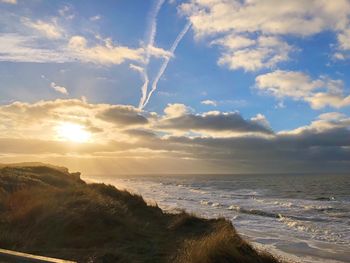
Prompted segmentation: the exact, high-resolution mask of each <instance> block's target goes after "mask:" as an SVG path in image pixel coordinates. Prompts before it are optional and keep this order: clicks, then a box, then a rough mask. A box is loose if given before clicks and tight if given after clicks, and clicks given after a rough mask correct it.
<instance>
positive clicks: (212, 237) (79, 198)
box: [0, 164, 278, 263]
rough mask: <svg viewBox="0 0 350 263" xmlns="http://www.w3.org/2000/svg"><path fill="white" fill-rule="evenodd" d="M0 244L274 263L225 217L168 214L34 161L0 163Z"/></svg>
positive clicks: (107, 258) (92, 257)
mask: <svg viewBox="0 0 350 263" xmlns="http://www.w3.org/2000/svg"><path fill="white" fill-rule="evenodd" d="M0 247H2V248H7V249H13V250H19V251H23V252H29V253H34V254H39V255H46V256H53V257H58V258H66V259H71V260H77V261H78V262H189V263H190V262H191V263H196V262H201V263H214V262H215V263H216V262H223V263H225V262H242V263H243V262H247V263H253V262H259V263H273V262H278V260H276V259H274V258H273V257H272V256H270V255H266V254H263V253H259V252H257V251H256V250H254V249H253V248H252V247H251V246H250V245H249V244H248V243H247V242H246V241H244V240H243V239H242V238H241V237H240V236H239V235H238V234H237V233H236V231H235V229H234V228H233V226H232V225H231V223H230V222H228V221H226V220H224V219H211V220H208V219H202V218H198V217H196V216H194V215H190V214H187V213H186V212H182V213H179V214H167V213H164V212H163V211H162V210H161V209H160V208H159V207H157V206H154V205H153V206H151V205H148V204H147V203H146V202H145V201H144V200H143V198H142V197H141V196H139V195H134V194H131V193H129V192H127V191H121V190H118V189H117V188H115V187H114V186H111V185H105V184H86V183H85V182H84V181H82V180H81V179H80V177H79V173H69V172H68V170H67V169H65V168H58V167H54V166H47V165H40V164H21V165H17V166H16V165H13V166H4V165H3V166H0Z"/></svg>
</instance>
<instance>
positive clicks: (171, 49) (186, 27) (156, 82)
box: [139, 22, 192, 109]
mask: <svg viewBox="0 0 350 263" xmlns="http://www.w3.org/2000/svg"><path fill="white" fill-rule="evenodd" d="M191 25H192V24H191V22H188V23H187V24H186V25H185V27H184V28H183V29H182V31H181V32H180V33H179V35H178V36H177V37H176V39H175V41H174V43H173V45H172V46H171V48H170V50H169V51H170V53H171V54H172V55H174V53H175V50H176V48H177V46H178V45H179V43H180V41H181V40H182V38H183V37H184V36H185V34H186V33H187V31H188V30H189V29H190V28H191ZM170 59H171V56H168V57H165V59H164V62H163V64H162V66H161V67H160V69H159V71H158V74H157V76H156V78H155V79H154V81H153V83H152V89H151V91H150V92H149V94H148V96H147V99H146V101H145V102H144V103H143V104H141V103H140V106H139V108H141V109H142V108H144V107H145V106H146V105H147V103H148V101H149V100H150V98H151V96H152V94H153V92H154V91H155V90H156V89H157V85H158V81H159V80H160V78H161V77H162V75H163V74H164V72H165V70H166V68H167V66H168V64H169V61H170Z"/></svg>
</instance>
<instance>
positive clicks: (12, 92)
mask: <svg viewBox="0 0 350 263" xmlns="http://www.w3.org/2000/svg"><path fill="white" fill-rule="evenodd" d="M0 12H1V14H2V15H1V18H0V48H1V50H2V51H1V52H0V80H1V82H0V83H1V84H0V105H2V108H6V107H13V103H15V102H19V103H24V104H26V105H27V106H28V107H34V106H35V105H37V104H38V102H40V101H42V102H46V103H48V102H54V101H57V99H60V100H62V101H72V100H74V99H76V100H80V101H82V102H84V103H86V104H90V105H102V104H105V105H108V106H109V107H116V105H118V106H120V105H130V106H131V107H133V110H135V112H138V113H137V114H141V115H142V116H146V117H147V118H153V117H152V116H155V115H157V116H158V118H159V119H162V118H163V119H164V118H166V109H167V108H170V109H171V110H178V111H179V112H178V113H176V114H175V115H173V117H174V118H175V117H179V116H182V115H186V114H187V115H188V116H195V117H196V116H197V117H198V116H202V117H203V116H204V117H203V118H206V117H205V116H207V115H208V112H209V115H210V114H211V113H213V114H217V115H218V116H231V115H234V114H237V115H239V116H240V117H242V118H243V119H244V120H246V121H248V122H250V121H253V122H255V121H257V122H259V124H260V125H262V126H264V127H268V129H270V130H271V131H273V133H274V134H275V135H276V136H279V135H280V134H282V135H283V134H284V133H290V134H295V133H298V132H300V131H301V129H311V130H313V131H317V132H319V131H320V130H322V129H324V127H326V126H327V125H328V126H327V127H331V128H332V129H333V128H335V127H337V128H341V129H345V130H348V129H349V124H348V123H349V115H350V110H349V109H350V96H349V94H350V76H349V74H348V71H349V69H350V64H349V63H350V22H349V21H350V19H349V16H350V2H349V1H348V0H339V1H332V3H331V2H327V1H309V2H306V3H305V1H299V0H296V1H290V2H288V3H286V2H283V3H282V2H279V1H276V0H261V1H258V0H254V1H235V0H232V1H224V0H206V1H204V0H192V1H191V0H188V1H176V0H172V1H169V0H165V1H162V0H147V1H137V0H134V1H130V0H128V1H127V0H120V1H112V0H111V1H107V0H104V1H98V2H97V1H56V0H55V1H44V0H32V1H23V0H17V1H16V0H1V1H0ZM186 25H188V26H190V28H189V29H188V30H185V31H184V32H183V35H181V36H180V37H179V34H181V33H180V32H181V31H183V30H184V29H186V28H185V27H186ZM152 30H153V31H154V35H153V37H154V40H153V41H152V40H150V39H152ZM176 38H179V39H178V40H179V41H178V45H177V47H176V49H175V50H174V52H171V46H172V45H173V43H174V41H175V39H176ZM165 62H168V63H167V64H166V66H165V71H164V72H163V73H162V74H160V79H159V82H158V83H157V85H154V87H155V88H156V89H155V91H154V93H152V94H150V90H151V89H152V83H153V82H154V80H155V78H156V76H157V74H158V73H159V70H160V69H161V67H162V64H163V63H165ZM142 72H144V73H146V74H147V75H146V76H147V77H148V78H149V83H148V85H146V86H147V93H146V94H145V96H146V97H147V96H149V101H148V103H144V102H143V103H140V100H142V99H141V97H142V92H141V86H142V85H143V84H144V78H143V77H144V75H142V74H143V73H142ZM11 105H12V106H11ZM174 105H175V106H174ZM176 105H178V106H176ZM179 105H180V106H179ZM91 107H92V106H91ZM96 107H97V106H96ZM152 112H155V113H152ZM6 114H7V113H3V119H4V120H5V119H6V120H8V119H9V118H10V117H9V115H6ZM152 114H153V115H152ZM181 114H182V115H181ZM206 114H207V115H206ZM230 114H231V115H230ZM0 116H1V115H0ZM55 116H56V115H55ZM149 116H151V117H149ZM188 116H187V117H188ZM320 116H321V117H320ZM325 116H326V117H325ZM330 116H331V117H330ZM75 117H76V116H75ZM195 117H194V118H195ZM325 118H326V119H325ZM12 121H13V123H14V122H15V121H14V120H12ZM149 122H150V121H149ZM319 122H321V124H320V123H319ZM3 123H5V121H3ZM13 123H12V125H13ZM214 123H215V122H214ZM313 123H314V124H313ZM315 123H316V124H315ZM331 124H332V125H333V126H332V125H331ZM55 125H56V124H55ZM317 125H319V126H317ZM156 126H157V125H154V127H156ZM158 126H159V125H158ZM160 126H162V125H160ZM4 127H6V130H7V132H6V133H5V132H3V135H2V137H4V138H5V137H6V138H8V137H10V138H17V137H16V136H19V135H18V131H15V130H13V131H12V132H10V128H9V127H10V124H4ZM11 127H13V126H11ZM154 127H149V126H147V127H138V129H141V130H143V131H144V130H147V131H150V130H151V131H152V132H154V133H156V134H163V135H164V134H165V135H166V136H180V135H179V134H181V136H184V137H186V136H187V138H192V139H193V138H194V137H193V136H194V135H193V134H195V135H196V136H199V137H201V138H206V137H208V136H209V137H212V138H218V135H217V134H211V133H209V132H207V133H206V132H203V130H202V129H199V128H198V129H197V130H196V129H195V128H191V127H192V126H191V125H190V126H189V128H188V132H189V133H188V134H187V135H184V133H183V132H184V131H182V132H181V133H179V132H178V131H177V132H175V131H173V130H172V132H171V133H169V131H167V132H166V131H164V130H162V129H160V130H159V128H158V130H157V129H156V128H154ZM162 127H164V126H162ZM321 127H322V128H321ZM83 128H84V129H85V128H86V127H85V126H84V127H83ZM101 129H106V127H103V128H101ZM205 130H206V131H208V130H210V129H209V128H206V129H205ZM214 130H216V129H214ZM323 131H324V130H322V132H323ZM327 131H328V130H327ZM119 132H120V131H119ZM250 132H251V131H250ZM249 134H250V133H249ZM244 136H248V135H247V134H245V135H244ZM22 137H23V136H22ZM25 137H27V138H28V139H36V138H34V137H35V136H34V137H33V138H32V137H30V136H28V135H26V136H25ZM120 137H123V136H120ZM223 137H225V138H226V137H227V135H226V134H225V136H223ZM108 138H109V137H108ZM47 139H48V140H52V139H53V137H52V136H51V137H50V136H48V138H47ZM110 139H111V140H115V138H110ZM163 139H164V138H163ZM96 140H97V141H98V139H96ZM96 140H95V142H96ZM338 146H339V145H338ZM341 146H342V147H345V149H348V148H346V147H347V145H341ZM342 149H344V148H342ZM153 150H154V149H153Z"/></svg>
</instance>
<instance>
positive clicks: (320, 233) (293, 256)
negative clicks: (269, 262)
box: [87, 174, 350, 263]
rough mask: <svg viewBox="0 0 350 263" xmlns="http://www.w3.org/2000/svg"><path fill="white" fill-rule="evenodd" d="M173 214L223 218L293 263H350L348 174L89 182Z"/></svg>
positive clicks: (134, 178)
mask: <svg viewBox="0 0 350 263" xmlns="http://www.w3.org/2000/svg"><path fill="white" fill-rule="evenodd" d="M87 179H90V180H93V181H100V182H101V181H102V182H104V183H109V184H112V185H115V186H116V187H117V188H119V189H127V190H129V191H131V192H133V193H136V194H140V195H142V196H143V197H144V198H145V200H146V201H147V202H149V203H150V204H152V203H153V204H154V203H157V204H158V206H159V207H160V208H162V209H163V210H166V211H168V212H170V213H176V212H179V211H181V210H183V209H184V210H186V211H187V212H190V213H194V214H196V215H198V216H202V217H206V218H217V217H225V218H227V219H228V220H230V221H231V222H232V223H233V225H234V226H235V228H236V229H237V231H238V232H239V233H240V234H241V236H243V237H244V238H246V239H248V240H249V241H250V242H251V243H252V244H253V246H254V247H256V248H257V249H260V250H266V251H269V252H272V253H273V254H275V255H277V256H278V257H280V258H284V259H288V260H291V261H293V262H307V263H309V262H310V263H311V262H327V263H340V262H341V263H344V262H350V174H348V175H344V174H343V175H339V174H274V175H268V174H259V175H251V174H244V175H213V174H211V175H204V174H203V175H153V176H150V175H133V176H130V175H128V176H122V175H116V176H104V177H97V176H96V177H89V178H87Z"/></svg>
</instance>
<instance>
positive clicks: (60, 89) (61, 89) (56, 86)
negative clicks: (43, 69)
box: [50, 82, 68, 95]
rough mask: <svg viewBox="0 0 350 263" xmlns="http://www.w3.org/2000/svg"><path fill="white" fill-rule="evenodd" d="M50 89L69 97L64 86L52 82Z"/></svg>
mask: <svg viewBox="0 0 350 263" xmlns="http://www.w3.org/2000/svg"><path fill="white" fill-rule="evenodd" d="M50 87H51V88H53V89H54V90H55V91H57V92H59V93H62V94H64V95H68V91H67V89H66V88H65V87H63V86H59V85H57V84H56V83H55V82H51V84H50Z"/></svg>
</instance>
